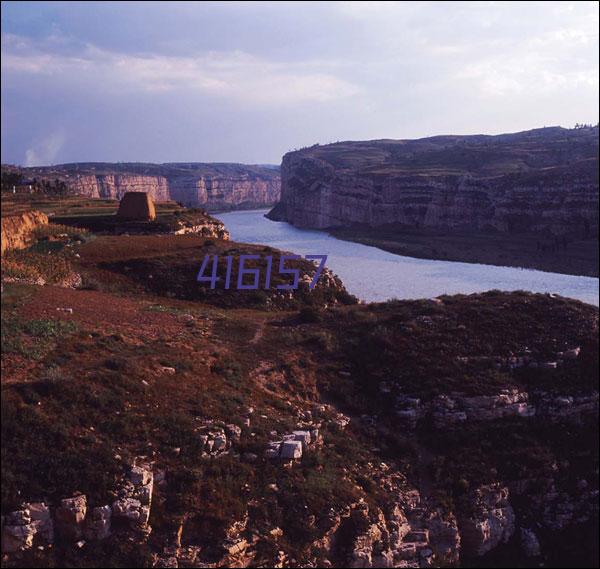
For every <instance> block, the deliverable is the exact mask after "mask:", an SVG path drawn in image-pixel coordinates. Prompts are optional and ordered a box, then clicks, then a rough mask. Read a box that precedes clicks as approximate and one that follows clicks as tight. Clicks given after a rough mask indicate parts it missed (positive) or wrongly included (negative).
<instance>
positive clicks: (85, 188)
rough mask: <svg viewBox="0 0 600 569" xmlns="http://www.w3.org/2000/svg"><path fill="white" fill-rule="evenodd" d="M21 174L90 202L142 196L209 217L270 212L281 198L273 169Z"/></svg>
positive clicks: (105, 166)
mask: <svg viewBox="0 0 600 569" xmlns="http://www.w3.org/2000/svg"><path fill="white" fill-rule="evenodd" d="M23 174H24V175H25V176H26V177H28V178H36V179H38V180H49V181H52V182H55V181H56V180H58V181H59V182H64V183H65V184H66V186H67V188H68V191H70V192H71V193H74V194H78V195H82V196H87V197H92V198H112V199H121V198H122V197H123V195H124V194H125V193H126V192H147V193H148V194H150V196H151V197H152V198H153V199H154V200H155V201H168V200H175V201H178V202H180V203H182V204H184V205H186V206H192V207H194V206H201V207H204V208H206V209H209V210H213V211H214V210H224V209H234V208H255V207H265V206H270V205H273V204H274V203H276V202H277V200H278V199H279V196H280V178H279V170H278V169H277V168H275V167H272V166H254V165H244V164H202V163H173V164H144V163H118V164H111V163H99V162H96V163H92V162H90V163H77V164H62V165H58V166H48V167H42V168H25V169H23Z"/></svg>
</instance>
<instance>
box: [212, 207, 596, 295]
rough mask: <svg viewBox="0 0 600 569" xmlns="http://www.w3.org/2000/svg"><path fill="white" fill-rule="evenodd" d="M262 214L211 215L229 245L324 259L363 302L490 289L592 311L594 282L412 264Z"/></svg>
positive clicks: (451, 265) (512, 269)
mask: <svg viewBox="0 0 600 569" xmlns="http://www.w3.org/2000/svg"><path fill="white" fill-rule="evenodd" d="M267 211H268V210H252V211H233V212H228V213H220V214H216V217H218V218H219V219H221V220H222V221H223V222H224V223H225V225H226V227H227V229H228V230H229V232H230V234H231V238H232V239H233V240H234V241H240V242H244V243H261V244H265V245H269V246H271V247H275V248H277V249H283V250H285V251H292V252H294V253H297V254H300V255H311V254H312V255H327V256H328V258H327V263H326V266H327V267H329V269H331V270H332V271H333V272H334V273H336V274H337V275H338V276H339V277H340V278H341V279H342V281H343V282H344V284H345V285H346V288H347V289H348V291H349V292H350V293H352V294H354V295H356V296H357V297H358V298H360V299H362V300H365V301H367V302H376V301H383V300H388V299H390V298H398V299H410V298H432V297H435V296H439V295H441V294H457V293H464V294H470V293H474V292H482V291H486V290H491V289H498V290H505V291H510V290H528V291H532V292H547V293H554V294H560V295H562V296H566V297H569V298H576V299H579V300H582V301H584V302H587V303H589V304H594V305H596V306H598V279H597V278H593V277H578V276H572V275H561V274H557V273H546V272H543V271H535V270H531V269H519V268H515V267H497V266H493V265H480V264H475V263H458V262H454V261H434V260H428V259H413V258H412V257H403V256H401V255H394V254H392V253H388V252H387V251H382V250H381V249H377V248H376V247H369V246H367V245H361V244H359V243H352V242H350V241H342V240H341V239H337V238H335V237H332V236H331V235H328V234H327V233H326V232H324V231H319V230H308V229H298V228H296V227H293V226H292V225H290V224H288V223H282V222H276V221H270V220H269V219H267V218H266V217H264V214H265V213H266V212H267Z"/></svg>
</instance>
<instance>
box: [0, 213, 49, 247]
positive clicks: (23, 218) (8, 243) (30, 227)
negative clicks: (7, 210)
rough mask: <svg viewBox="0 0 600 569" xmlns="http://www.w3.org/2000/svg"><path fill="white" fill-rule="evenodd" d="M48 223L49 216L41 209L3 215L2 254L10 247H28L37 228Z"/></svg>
mask: <svg viewBox="0 0 600 569" xmlns="http://www.w3.org/2000/svg"><path fill="white" fill-rule="evenodd" d="M47 224H48V216H47V215H46V214H44V213H42V212H40V211H26V212H23V213H19V214H15V215H7V216H5V217H2V255H4V252H5V251H8V250H10V249H23V248H25V247H27V246H28V245H29V243H30V241H31V237H32V234H33V232H34V230H35V228H36V227H39V226H40V225H47Z"/></svg>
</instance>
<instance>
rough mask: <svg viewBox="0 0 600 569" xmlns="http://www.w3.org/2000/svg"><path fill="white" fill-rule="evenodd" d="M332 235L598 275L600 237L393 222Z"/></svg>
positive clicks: (426, 253) (424, 255)
mask: <svg viewBox="0 0 600 569" xmlns="http://www.w3.org/2000/svg"><path fill="white" fill-rule="evenodd" d="M330 233H331V235H333V236H335V237H337V238H339V239H344V240H346V241H353V242H355V243H362V244H363V245H369V246H372V247H377V248H379V249H382V250H384V251H388V252H390V253H394V254H396V255H403V256H405V257H414V258H417V259H432V260H441V261H458V262H463V263H480V264H484V265H496V266H505V267H519V268H526V269H536V270H540V271H546V272H551V273H560V274H565V275H575V276H587V277H598V274H599V270H598V240H596V239H567V240H566V241H562V240H560V239H558V240H555V239H554V238H553V237H549V236H541V235H536V234H518V235H506V234H502V233H475V232H452V233H445V232H441V231H431V230H418V231H417V230H409V229H406V228H401V229H399V228H397V227H394V226H390V227H383V228H382V227H378V228H376V229H375V228H369V227H358V228H339V229H333V230H331V231H330Z"/></svg>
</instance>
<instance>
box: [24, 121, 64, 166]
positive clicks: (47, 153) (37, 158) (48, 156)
mask: <svg viewBox="0 0 600 569" xmlns="http://www.w3.org/2000/svg"><path fill="white" fill-rule="evenodd" d="M65 138H66V137H65V133H64V132H63V131H62V130H59V131H56V132H53V133H51V134H50V135H48V136H46V137H44V138H42V139H41V140H39V141H36V142H35V143H34V144H33V146H32V147H30V148H28V149H27V150H26V151H25V166H43V165H45V164H53V163H55V159H56V157H57V156H58V155H59V153H60V151H61V149H62V147H63V146H64V144H65Z"/></svg>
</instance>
